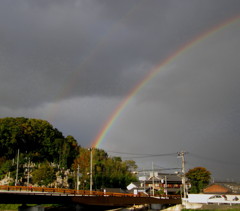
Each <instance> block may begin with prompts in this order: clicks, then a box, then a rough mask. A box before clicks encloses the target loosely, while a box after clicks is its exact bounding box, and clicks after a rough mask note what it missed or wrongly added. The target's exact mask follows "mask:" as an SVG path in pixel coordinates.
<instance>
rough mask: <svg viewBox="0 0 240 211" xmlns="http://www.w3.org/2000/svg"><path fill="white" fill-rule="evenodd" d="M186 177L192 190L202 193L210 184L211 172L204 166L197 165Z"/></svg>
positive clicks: (192, 191)
mask: <svg viewBox="0 0 240 211" xmlns="http://www.w3.org/2000/svg"><path fill="white" fill-rule="evenodd" d="M186 177H187V178H188V180H189V182H190V184H191V189H190V192H191V193H200V192H201V191H202V190H203V188H205V187H206V186H207V185H208V184H209V181H210V179H211V173H210V172H209V171H208V170H207V169H206V168H204V167H195V168H193V169H190V170H189V171H188V172H187V173H186Z"/></svg>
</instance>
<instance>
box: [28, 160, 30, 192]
mask: <svg viewBox="0 0 240 211" xmlns="http://www.w3.org/2000/svg"><path fill="white" fill-rule="evenodd" d="M29 168H30V158H28V175H27V188H28V186H29V177H30V172H29Z"/></svg>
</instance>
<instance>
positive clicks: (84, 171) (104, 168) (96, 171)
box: [73, 148, 137, 189]
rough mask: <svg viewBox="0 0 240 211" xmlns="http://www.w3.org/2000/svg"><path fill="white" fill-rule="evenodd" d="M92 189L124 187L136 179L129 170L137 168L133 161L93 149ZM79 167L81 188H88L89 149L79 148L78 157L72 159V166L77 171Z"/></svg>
mask: <svg viewBox="0 0 240 211" xmlns="http://www.w3.org/2000/svg"><path fill="white" fill-rule="evenodd" d="M92 165H93V189H102V188H105V187H109V188H112V187H114V188H126V186H127V185H128V184H129V183H131V182H134V181H137V179H136V176H135V175H134V174H132V173H131V170H134V169H136V168H137V165H136V163H135V161H124V162H123V161H122V159H121V158H120V157H113V158H110V157H108V154H107V153H106V152H105V151H103V150H100V149H93V164H92ZM78 166H79V167H80V173H81V178H80V180H81V184H82V188H89V173H90V151H89V150H87V149H84V148H81V149H80V155H79V157H78V158H77V159H76V160H75V161H74V165H73V168H74V169H75V171H77V168H78Z"/></svg>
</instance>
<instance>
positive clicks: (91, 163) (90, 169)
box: [89, 148, 93, 194]
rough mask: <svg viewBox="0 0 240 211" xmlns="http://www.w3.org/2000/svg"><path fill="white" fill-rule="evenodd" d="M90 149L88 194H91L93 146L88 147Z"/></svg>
mask: <svg viewBox="0 0 240 211" xmlns="http://www.w3.org/2000/svg"><path fill="white" fill-rule="evenodd" d="M89 150H90V194H92V185H93V181H92V180H93V178H92V170H93V168H92V165H93V164H92V157H93V156H92V150H93V148H90V149H89Z"/></svg>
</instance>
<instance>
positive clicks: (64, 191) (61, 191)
mask: <svg viewBox="0 0 240 211" xmlns="http://www.w3.org/2000/svg"><path fill="white" fill-rule="evenodd" d="M0 190H3V191H28V192H38V193H46V194H47V193H51V194H70V195H82V196H115V197H146V195H145V194H140V193H139V194H137V195H136V194H132V193H114V192H102V191H89V190H74V189H65V188H46V187H27V186H8V185H0ZM155 197H156V198H169V199H179V198H180V196H179V195H165V194H164V195H158V196H155Z"/></svg>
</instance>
